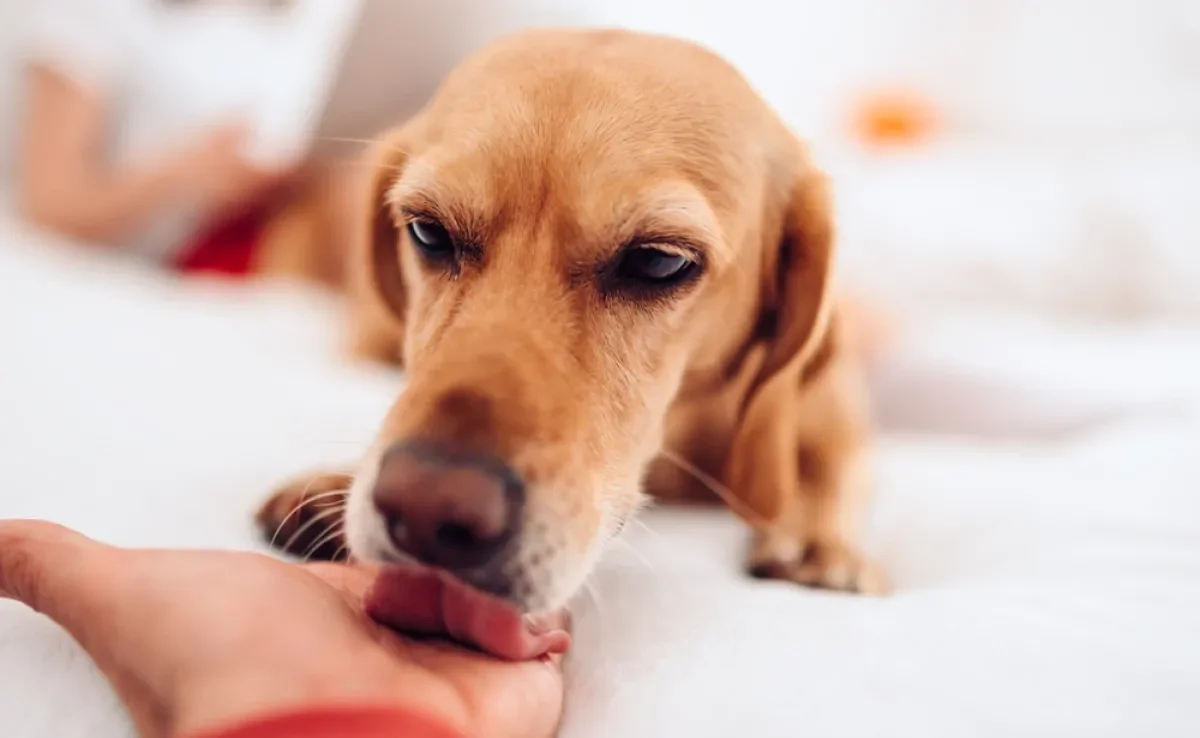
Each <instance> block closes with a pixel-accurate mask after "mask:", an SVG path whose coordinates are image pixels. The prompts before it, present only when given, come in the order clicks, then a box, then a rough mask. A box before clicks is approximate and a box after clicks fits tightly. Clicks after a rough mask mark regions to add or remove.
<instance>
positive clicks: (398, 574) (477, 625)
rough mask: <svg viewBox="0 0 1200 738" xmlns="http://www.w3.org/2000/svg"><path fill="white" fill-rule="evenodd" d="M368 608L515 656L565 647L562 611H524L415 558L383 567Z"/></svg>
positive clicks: (407, 627) (380, 616)
mask: <svg viewBox="0 0 1200 738" xmlns="http://www.w3.org/2000/svg"><path fill="white" fill-rule="evenodd" d="M365 605H366V610H367V614H368V615H370V616H371V617H372V618H374V619H375V620H377V621H379V622H381V623H383V624H385V625H389V626H391V627H393V628H395V629H397V630H400V631H406V632H409V633H424V634H429V635H443V636H448V637H450V638H453V639H454V640H457V641H460V642H463V643H467V644H470V645H472V646H475V647H476V648H479V649H481V650H483V651H486V652H488V653H490V654H492V655H493V656H498V657H500V658H504V659H511V660H514V661H520V660H526V659H534V658H538V657H540V656H543V655H545V654H548V653H564V652H566V650H567V648H568V647H569V646H570V644H571V636H570V635H569V634H568V633H567V630H566V617H565V614H562V615H551V616H547V617H540V618H537V619H531V618H527V617H522V616H521V614H520V613H519V612H517V610H516V609H515V608H513V607H512V606H511V605H509V604H507V603H505V602H503V601H501V600H498V599H496V598H495V597H491V596H489V595H486V594H483V593H482V592H480V591H478V590H476V589H473V588H471V587H468V586H467V585H466V584H463V583H462V582H460V581H459V580H457V579H455V578H453V577H452V576H450V575H449V574H447V573H445V572H442V571H438V570H434V569H430V568H428V567H424V566H420V565H417V564H402V565H397V566H391V567H388V568H386V569H384V570H382V571H381V572H380V574H379V576H378V577H377V578H376V579H375V583H374V584H372V585H371V589H370V590H369V591H368V592H367V596H366V602H365Z"/></svg>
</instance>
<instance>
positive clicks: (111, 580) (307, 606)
mask: <svg viewBox="0 0 1200 738" xmlns="http://www.w3.org/2000/svg"><path fill="white" fill-rule="evenodd" d="M378 574H379V572H377V571H375V570H372V569H369V568H365V567H356V566H344V565H334V564H319V565H314V566H308V567H303V566H297V565H293V564H288V563H285V562H282V561H279V560H276V559H272V558H270V557H267V556H263V555H259V554H253V553H242V552H218V551H182V550H180V551H156V550H130V549H120V548H115V547H112V546H107V545H104V544H101V543H97V542H95V541H92V540H90V539H88V538H86V537H84V536H82V535H80V534H78V533H75V532H73V531H71V530H68V529H66V528H63V527H61V526H58V525H54V524H52V523H44V522H38V521H0V597H2V598H12V599H16V600H19V601H21V602H24V603H25V604H27V605H29V606H30V607H32V608H34V609H35V610H37V611H39V612H41V613H43V614H45V615H46V616H48V617H50V618H51V619H53V620H55V621H56V622H58V623H59V624H60V625H61V626H62V627H63V628H65V629H66V630H67V631H68V632H69V633H70V634H71V635H72V636H73V637H74V638H75V639H76V640H77V641H78V642H79V643H80V645H82V646H83V648H84V649H85V650H86V651H87V652H88V653H89V654H90V655H91V657H92V659H93V660H94V661H95V662H96V664H97V665H98V666H99V668H100V669H101V671H102V672H103V673H104V674H105V675H106V676H107V677H108V679H109V680H110V682H111V683H112V685H113V687H114V688H115V690H116V692H117V694H118V695H119V696H120V697H121V699H122V701H123V702H124V703H125V705H126V707H127V709H128V710H129V712H130V714H131V716H132V717H133V720H134V722H135V724H136V725H137V727H138V730H139V731H140V733H141V735H143V736H147V737H160V736H162V737H165V736H172V735H180V734H186V733H190V732H194V731H200V730H206V729H210V728H217V727H220V726H222V725H226V724H228V723H230V722H236V721H238V720H241V719H245V718H252V717H255V716H259V715H265V714H269V713H273V712H278V711H281V710H288V709H292V708H299V707H303V706H307V705H312V704H314V703H329V702H343V703H344V702H370V703H373V704H374V703H380V702H382V703H385V704H388V703H390V704H400V705H404V706H411V707H414V708H417V709H420V710H422V711H424V712H425V713H426V714H429V715H431V716H434V717H437V718H440V719H442V720H443V721H445V722H446V723H447V724H448V725H450V726H453V727H454V728H456V729H458V730H460V731H461V732H462V733H463V734H465V735H487V736H490V737H494V738H510V737H511V738H516V737H518V736H520V737H521V738H536V737H537V736H550V735H552V734H553V733H554V731H555V728H556V726H557V724H558V721H559V718H560V716H561V712H562V699H563V684H562V673H561V670H560V661H559V658H558V657H557V656H543V657H541V658H537V659H534V660H531V661H522V662H514V661H502V660H497V659H495V658H493V657H491V656H487V655H484V654H482V653H479V652H476V651H471V650H467V649H465V648H462V647H459V646H456V645H453V644H449V643H445V642H436V641H428V640H414V639H409V638H405V637H403V636H400V635H398V634H396V633H395V632H393V631H391V630H389V629H386V628H383V627H381V626H378V625H376V624H375V623H374V622H373V621H372V620H371V619H370V618H369V617H367V616H366V615H365V614H364V612H363V602H364V597H366V596H367V593H368V589H369V588H370V586H371V584H372V583H373V582H374V581H375V580H376V577H377V575H378ZM404 617H406V616H403V615H402V616H401V617H400V619H403V618H404ZM558 627H561V624H560V625H559V626H558Z"/></svg>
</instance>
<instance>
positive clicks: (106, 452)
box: [0, 221, 1200, 738]
mask: <svg viewBox="0 0 1200 738" xmlns="http://www.w3.org/2000/svg"><path fill="white" fill-rule="evenodd" d="M332 307H333V306H332V303H330V302H329V301H328V300H326V299H324V298H322V297H320V296H317V295H313V294H310V293H307V292H304V291H300V290H295V289H291V288H284V287H262V288H255V289H253V290H246V289H242V288H237V289H235V288H233V287H229V286H223V285H221V284H219V283H200V282H189V283H184V284H180V283H177V282H174V281H173V280H170V279H167V278H165V277H162V276H156V275H150V274H147V273H144V272H142V271H139V270H138V269H136V268H134V267H132V266H126V265H121V264H116V263H113V262H109V261H102V260H101V259H99V258H94V257H86V256H80V255H78V254H77V253H75V252H72V251H70V250H68V249H66V248H64V247H62V246H61V245H58V244H55V243H53V242H52V241H51V240H49V239H47V238H45V237H44V236H42V235H39V234H34V233H30V232H28V231H25V230H23V229H21V228H19V227H17V226H16V225H14V224H13V223H12V222H11V221H0V479H3V482H4V484H3V487H2V488H0V516H4V517H9V516H36V517H45V518H50V519H53V520H57V521H60V522H63V523H66V524H68V525H71V526H75V527H78V528H80V529H82V530H83V531H85V532H87V533H89V534H91V535H93V536H95V537H98V538H101V539H103V540H107V541H111V542H115V543H121V544H127V545H156V546H222V547H256V548H262V544H261V543H260V542H259V541H258V540H257V539H256V536H255V534H254V532H253V530H252V527H251V522H250V513H251V510H252V509H253V508H254V506H255V505H256V503H257V502H259V500H260V499H261V496H262V495H263V493H264V491H265V490H267V489H268V488H269V487H270V486H271V485H272V484H273V483H275V482H276V481H278V480H279V479H280V478H281V477H282V476H286V475H290V474H291V473H293V472H296V471H298V470H300V469H303V468H305V467H308V466H312V465H318V464H322V463H330V462H339V461H343V460H347V459H352V458H353V457H354V456H355V455H356V454H357V453H358V452H359V451H360V450H361V449H362V446H363V444H364V442H365V441H366V440H367V439H369V437H370V434H371V431H372V427H373V424H374V423H376V422H377V420H378V419H379V418H380V417H381V415H382V413H383V411H384V409H385V407H386V404H387V403H388V401H389V398H390V397H391V396H392V395H393V394H394V393H395V392H396V391H397V390H398V389H399V388H400V387H401V379H400V377H399V376H397V375H394V374H392V373H390V372H386V371H380V370H376V369H372V368H368V367H361V366H351V365H347V364H345V363H343V362H340V361H339V360H338V359H337V358H336V351H335V349H336V342H337V334H336V319H335V316H334V314H333V311H332ZM920 325H921V326H922V328H923V330H921V331H920V332H918V333H915V334H914V333H910V334H908V343H906V344H905V346H906V348H905V349H904V351H903V352H902V354H901V355H900V356H898V357H897V359H896V360H895V361H894V362H893V364H892V366H891V368H890V369H889V370H888V372H887V373H885V374H883V375H881V376H879V377H878V378H877V379H878V386H879V388H880V390H881V391H882V392H883V394H884V400H885V408H884V409H885V412H884V415H885V419H886V420H887V422H888V423H889V425H890V426H891V427H892V428H893V429H894V430H893V431H891V432H889V433H888V434H886V435H885V436H884V438H883V440H882V442H881V448H880V453H881V458H880V483H879V490H878V496H877V503H876V505H875V507H874V511H873V515H872V522H871V525H872V533H871V536H870V544H869V547H870V548H871V549H872V550H873V551H874V552H875V554H876V555H877V556H878V557H879V558H880V559H881V560H882V561H883V562H885V564H886V565H887V567H888V569H889V570H890V572H891V574H892V576H893V578H894V581H895V584H896V588H897V592H896V594H895V595H894V596H892V597H890V598H887V599H878V600H872V599H863V598H855V597H848V596H840V595H835V594H828V593H819V592H810V591H804V590H801V589H797V588H793V587H791V586H788V585H783V584H777V583H761V582H755V581H751V580H748V579H746V578H744V577H743V576H741V575H740V573H739V570H738V565H739V561H740V558H741V554H742V546H743V545H744V543H745V535H744V530H743V529H742V527H741V526H739V525H738V524H737V523H736V522H735V521H734V520H732V519H731V518H730V517H729V516H728V515H727V514H725V513H722V512H719V511H690V512H685V511H679V510H666V509H663V510H653V511H651V512H650V513H649V514H648V515H647V516H645V518H644V525H641V526H633V527H632V529H631V530H630V533H629V535H628V536H627V537H626V538H625V539H623V540H622V541H620V542H619V543H617V544H616V545H615V546H614V548H613V550H612V553H611V555H610V557H609V558H608V560H607V562H606V564H605V565H604V566H603V568H602V570H601V571H600V573H599V575H598V576H597V577H596V578H595V580H594V582H593V583H592V584H591V585H590V586H589V588H588V590H587V591H586V592H585V593H584V595H583V596H581V597H580V599H579V601H578V602H577V604H576V610H577V646H576V649H575V651H574V653H573V656H572V659H571V661H570V666H569V669H570V697H569V706H568V718H567V722H566V724H565V726H564V728H563V735H564V736H565V737H566V738H613V737H615V736H620V737H621V738H663V737H667V736H682V737H686V738H709V737H711V738H717V737H721V736H744V737H745V738H773V737H775V736H778V737H779V738H783V737H784V736H788V737H791V736H796V735H807V736H831V737H832V736H839V737H841V736H921V737H922V738H942V737H945V738H961V736H977V737H981V738H989V737H991V736H995V737H997V738H999V737H1001V736H1003V737H1008V736H1014V735H1021V736H1030V737H1033V736H1047V737H1051V736H1052V737H1053V738H1064V737H1065V736H1085V735H1086V736H1133V735H1148V736H1156V738H1172V737H1173V736H1179V737H1180V738H1184V737H1185V736H1186V737H1190V736H1195V735H1198V734H1200V700H1197V695H1200V495H1198V494H1197V490H1200V456H1198V455H1197V453H1196V449H1197V448H1200V444H1198V442H1200V415H1198V413H1197V407H1198V405H1197V403H1198V401H1200V392H1198V391H1197V389H1196V385H1197V383H1198V382H1200V329H1196V328H1187V327H1181V326H1171V325H1167V324H1164V323H1151V324H1136V325H1135V324H1129V325H1124V326H1120V325H1110V326H1097V325H1093V326H1090V327H1087V328H1086V329H1085V328H1081V327H1080V326H1073V325H1065V324H1058V323H1054V322H1051V321H1048V320H1047V319H1045V318H1039V317H1036V316H1029V315H1023V314H1020V313H1017V312H1014V311H1006V310H1000V309H995V308H992V309H989V311H988V312H983V311H982V310H979V311H975V312H963V313H960V314H949V313H947V312H945V311H937V312H935V313H934V314H931V315H927V316H923V317H922V318H921V323H920ZM921 393H924V394H921ZM956 393H957V394H956ZM972 401H974V402H975V404H974V405H971V404H970V403H971V402H972ZM964 408H966V409H964ZM130 734H131V730H130V727H129V725H128V724H127V722H126V721H125V720H124V718H123V717H122V714H121V711H120V708H119V706H118V705H117V703H116V702H115V700H114V698H113V697H112V695H111V694H110V693H109V691H108V690H107V688H106V687H105V686H104V684H103V682H102V681H101V680H100V679H99V677H98V676H97V674H96V673H95V671H94V670H93V668H92V667H91V665H90V664H89V662H88V661H87V659H86V658H85V657H84V655H83V654H82V652H81V651H80V650H79V649H78V648H77V647H76V646H75V645H74V644H73V643H72V642H71V641H70V640H69V639H68V638H67V637H66V636H65V635H64V634H63V633H62V632H60V631H58V630H57V629H56V628H55V627H54V626H52V625H50V624H49V623H47V622H46V621H45V620H43V619H41V618H39V617H38V616H36V615H34V614H33V613H30V612H28V611H26V610H23V609H21V608H19V607H17V606H15V605H13V604H12V603H2V602H0V735H2V736H4V738H118V737H121V736H127V735H130Z"/></svg>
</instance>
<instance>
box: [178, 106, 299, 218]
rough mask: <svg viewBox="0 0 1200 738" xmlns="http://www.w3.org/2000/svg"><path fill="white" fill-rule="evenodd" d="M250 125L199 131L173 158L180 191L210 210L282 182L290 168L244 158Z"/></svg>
mask: <svg viewBox="0 0 1200 738" xmlns="http://www.w3.org/2000/svg"><path fill="white" fill-rule="evenodd" d="M250 133H251V131H250V128H249V127H247V126H246V125H244V124H242V123H225V124H221V125H217V126H214V127H212V128H210V129H207V130H205V131H203V132H202V133H201V134H200V135H199V136H198V137H197V138H196V139H195V140H194V141H192V142H190V143H189V144H187V145H185V146H184V147H183V148H182V149H181V150H180V152H179V155H178V156H177V157H176V158H175V160H174V165H173V174H174V176H175V177H176V180H177V181H178V182H179V185H180V187H181V188H182V189H183V191H184V192H186V193H188V195H189V197H190V198H191V199H193V200H195V201H198V202H199V203H200V204H201V205H202V206H203V207H204V208H205V209H206V210H208V211H210V212H217V213H220V212H224V211H228V210H234V209H237V208H239V207H244V206H246V205H247V204H249V203H252V202H254V201H256V200H258V199H259V198H262V197H265V196H267V195H268V194H270V193H271V192H272V191H274V190H276V189H278V188H280V187H282V186H284V185H286V184H287V183H288V182H289V181H290V180H291V179H292V177H293V175H294V174H295V172H294V170H293V169H291V168H286V167H285V168H280V169H273V168H265V167H262V166H261V165H258V164H255V163H254V162H253V161H251V160H250V159H248V158H247V157H246V149H247V147H248V141H249V139H250Z"/></svg>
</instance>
